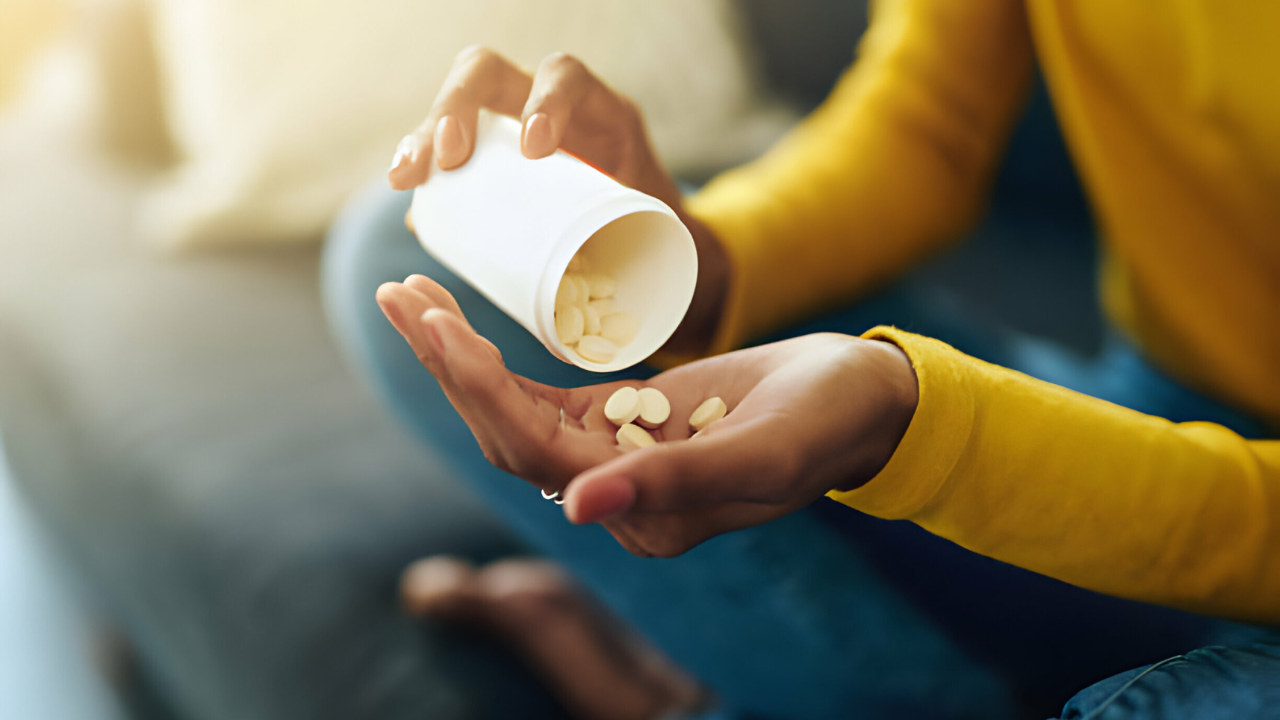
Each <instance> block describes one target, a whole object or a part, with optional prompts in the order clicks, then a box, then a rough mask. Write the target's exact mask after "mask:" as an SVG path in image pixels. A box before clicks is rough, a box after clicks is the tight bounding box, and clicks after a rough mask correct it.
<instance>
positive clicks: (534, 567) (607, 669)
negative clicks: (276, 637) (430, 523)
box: [401, 556, 707, 720]
mask: <svg viewBox="0 0 1280 720" xmlns="http://www.w3.org/2000/svg"><path fill="white" fill-rule="evenodd" d="M401 591H402V593H403V596H404V602H405V606H406V607H407V608H408V610H409V611H410V612H412V613H414V614H420V615H433V616H436V617H445V618H450V619H454V620H460V621H465V622H472V623H477V624H480V625H483V626H485V627H488V628H490V629H492V630H493V631H495V632H496V633H498V634H499V635H500V636H502V637H504V638H505V639H506V640H507V641H508V642H510V643H512V644H513V645H514V646H515V647H516V648H517V649H518V650H519V651H520V652H521V653H523V654H524V655H525V657H526V658H528V660H529V661H530V662H531V664H532V665H533V667H534V668H535V670H536V672H537V673H538V674H539V675H540V676H541V677H542V679H543V681H544V682H546V683H547V685H548V687H549V688H550V689H551V691H552V692H553V693H555V694H556V696H557V697H559V698H560V701H561V702H562V703H564V705H565V707H566V708H568V709H569V711H570V712H571V713H573V715H574V717H576V718H578V719H579V720H653V719H655V718H660V717H664V716H667V715H674V714H678V713H681V712H688V711H693V710H697V709H700V708H702V707H704V706H705V703H706V698H707V695H706V692H705V691H704V690H703V688H702V687H701V686H699V684H698V683H697V681H695V680H694V679H693V678H691V677H690V676H689V675H688V674H686V673H685V672H684V671H682V670H681V669H680V668H678V667H676V665H675V664H674V663H672V662H671V661H670V660H669V659H667V658H666V657H665V656H663V655H662V654H661V653H660V652H659V651H658V649H657V648H655V647H653V646H652V645H650V644H649V643H648V642H646V641H644V640H643V639H642V638H640V637H639V636H638V635H636V634H635V633H633V632H631V631H629V630H628V629H627V628H625V627H624V626H623V625H622V622H621V621H620V620H618V619H617V618H615V617H613V616H612V615H610V614H609V613H608V611H607V610H605V609H604V608H603V607H601V606H600V605H599V604H597V603H596V602H595V601H593V600H592V599H591V598H590V597H589V596H588V595H587V593H586V591H585V590H583V589H582V588H580V587H578V586H577V585H576V584H575V583H574V582H573V580H572V579H571V578H569V576H568V575H567V574H566V573H565V572H564V571H563V570H562V569H560V567H559V566H557V565H555V564H554V563H550V562H546V561H542V560H528V559H520V560H503V561H500V562H495V563H492V564H490V565H487V566H485V567H484V568H483V569H476V568H475V567H473V566H472V565H471V564H470V563H468V562H466V561H464V560H459V559H457V558H452V557H443V556H441V557H433V558H428V559H426V560H420V561H418V562H416V563H414V564H413V565H410V566H409V568H408V569H407V570H405V573H404V576H403V578H402V580H401Z"/></svg>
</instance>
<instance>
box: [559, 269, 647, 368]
mask: <svg viewBox="0 0 1280 720" xmlns="http://www.w3.org/2000/svg"><path fill="white" fill-rule="evenodd" d="M584 249H585V248H584ZM617 291H618V281H617V280H616V279H615V278H614V277H613V276H612V275H610V274H608V273H604V272H598V271H593V270H592V268H591V263H590V261H589V260H588V259H587V258H586V256H585V253H584V252H583V250H579V251H578V253H577V254H575V255H574V256H573V259H571V260H570V261H569V267H568V270H567V271H566V272H565V274H564V277H563V278H561V280H560V286H559V288H558V289H557V290H556V312H555V319H556V336H557V337H558V338H559V339H560V342H561V343H563V344H564V345H565V347H568V348H571V349H572V350H574V351H575V352H577V353H578V356H579V357H581V358H582V359H583V360H586V361H587V362H591V363H597V364H601V365H603V364H606V363H609V362H612V361H613V359H614V358H615V357H617V355H618V350H619V349H620V348H622V347H624V346H626V345H627V344H628V343H630V342H631V341H632V340H634V339H635V336H636V333H638V332H639V330H640V325H639V321H638V320H636V318H635V315H633V314H632V313H630V312H628V311H627V310H624V309H622V308H621V307H620V305H619V303H618V302H617V300H616V299H615V297H614V294H615V293H616V292H617Z"/></svg>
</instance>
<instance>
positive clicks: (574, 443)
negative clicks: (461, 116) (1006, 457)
mask: <svg viewBox="0 0 1280 720" xmlns="http://www.w3.org/2000/svg"><path fill="white" fill-rule="evenodd" d="M378 303H379V305H380V306H381V307H382V309H383V312H385V313H386V315H387V317H388V319H389V320H391V322H392V323H393V324H394V325H395V327H396V329H397V330H399V331H400V333H401V334H402V335H403V336H404V337H405V339H406V340H407V341H408V343H409V345H410V346H411V347H412V348H413V350H414V352H415V353H416V355H417V357H418V359H419V360H420V361H421V362H422V364H423V365H424V366H426V368H427V369H428V370H429V371H430V372H431V373H432V374H433V375H434V376H435V377H436V379H437V380H438V381H439V382H440V385H441V387H442V388H443V389H444V391H445V394H446V395H447V396H448V398H449V400H450V402H451V403H453V405H454V407H455V408H456V409H457V410H458V412H459V413H460V414H461V415H462V417H463V419H464V420H466V422H467V424H468V425H469V426H470V428H471V430H472V432H473V433H474V434H475V437H476V440H477V441H478V442H479V443H480V447H481V448H482V449H483V450H484V453H485V456H486V457H487V458H488V459H489V460H490V461H491V462H492V463H493V464H494V465H496V466H497V467H499V468H501V469H502V470H505V471H507V472H509V473H511V474H513V475H516V476H518V477H520V478H523V479H525V480H527V481H528V482H530V483H532V484H534V485H536V486H538V487H539V488H542V489H543V490H545V491H550V492H561V493H562V494H563V496H564V499H565V513H566V515H567V517H568V518H569V519H570V520H571V521H573V522H577V523H585V522H597V521H598V522H602V523H603V524H604V525H605V527H606V528H608V529H609V531H610V532H611V533H612V534H613V535H614V537H616V538H617V539H618V541H619V542H621V543H622V544H623V545H624V546H625V547H626V548H627V549H628V550H630V551H631V552H633V553H636V554H639V555H658V556H671V555H677V554H679V553H682V552H684V551H685V550H687V549H689V548H691V547H693V546H694V545H697V544H698V543H700V542H702V541H703V540H706V539H707V538H709V537H712V536H714V535H718V534H720V533H723V532H727V531H730V530H735V529H738V528H742V527H747V526H751V525H757V524H760V523H763V522H767V521H769V520H772V519H774V518H776V517H779V516H781V515H784V514H787V513H789V512H792V511H794V510H796V509H798V508H800V507H803V506H804V505H806V504H808V503H810V502H812V501H813V500H814V499H816V498H818V497H820V496H822V495H823V494H824V493H826V492H827V491H829V490H831V489H834V488H851V487H856V486H857V485H860V484H862V483H863V482H866V481H867V480H869V479H870V478H871V477H873V476H874V475H875V474H876V473H877V472H878V471H879V469H880V468H881V467H883V466H884V464H885V463H886V462H887V461H888V459H889V457H890V456H891V455H892V453H893V450H894V449H895V448H896V446H897V442H898V440H899V439H900V438H901V437H902V434H903V433H904V432H905V430H906V426H907V424H908V423H909V422H910V418H911V414H912V413H913V412H914V408H915V399H916V398H915V395H916V386H915V376H914V373H913V372H912V370H911V368H910V364H909V363H908V361H907V359H906V357H905V355H903V354H902V352H901V351H900V350H899V349H897V348H896V347H895V346H893V345H889V344H886V343H881V342H874V341H867V340H862V339H859V338H853V337H848V336H844V335H835V334H819V335H808V336H804V337H799V338H794V339H792V340H787V341H783V342H779V343H773V344H770V345H765V346H761V347H757V348H751V349H748V350H741V351H738V352H735V353H729V354H727V355H722V356H718V357H713V358H708V359H706V360H701V361H698V362H695V363H690V364H688V365H684V366H682V367H679V368H676V369H674V370H669V371H667V372H664V373H661V374H659V375H657V376H655V377H653V378H652V379H651V380H649V381H648V382H644V383H641V382H636V381H622V382H613V383H603V384H599V385H590V386H586V387H580V388H556V387H551V386H548V385H543V384H541V383H536V382H533V381H531V380H529V379H527V378H524V377H521V376H519V375H516V374H515V373H512V372H510V371H509V370H507V369H506V367H505V366H504V365H503V363H502V356H501V353H500V352H499V351H498V349H497V348H496V347H495V346H494V345H493V344H492V343H490V342H489V341H488V340H486V339H485V338H482V337H480V336H479V335H477V334H476V333H475V331H474V330H473V329H472V328H471V326H470V325H469V324H467V321H466V318H465V317H464V316H463V314H462V311H461V310H460V309H459V307H458V305H457V303H456V302H455V301H454V299H453V297H452V296H450V295H449V293H448V292H447V291H445V289H444V288H442V287H441V286H440V285H438V284H437V283H435V282H433V281H432V280H430V279H428V278H425V277H422V276H412V277H410V278H408V279H407V280H406V281H405V282H404V283H387V284H385V285H383V286H382V287H381V288H379V290H378ZM624 385H631V386H635V387H642V386H650V387H654V388H657V389H659V390H661V391H662V393H663V394H664V395H666V396H667V398H668V399H669V400H670V401H671V416H670V418H669V419H668V420H667V422H666V423H664V424H663V425H662V426H661V427H659V428H657V429H656V430H654V431H653V433H652V434H653V436H654V438H655V439H656V440H658V441H659V442H658V444H657V445H654V446H652V447H648V448H644V449H641V450H637V451H634V452H630V453H625V454H624V453H622V452H621V451H620V450H619V448H618V447H617V443H616V441H615V439H614V432H615V431H616V429H617V428H616V427H615V426H614V425H613V424H612V423H610V422H609V421H608V420H607V419H606V418H605V417H604V404H605V401H606V400H608V398H609V397H610V396H611V395H612V394H613V393H614V391H616V390H617V389H618V388H620V387H623V386H624ZM714 396H718V397H720V398H722V399H723V400H724V401H725V403H726V404H727V405H728V407H729V409H730V412H729V414H728V415H727V416H726V417H725V418H724V419H723V420H721V421H719V422H717V423H715V424H713V425H711V426H710V427H708V428H707V430H705V431H704V432H703V433H702V434H701V435H699V436H698V437H697V438H696V439H690V429H689V426H688V418H689V416H690V415H691V414H692V412H693V410H694V409H695V408H696V407H697V406H698V405H699V404H700V403H701V402H702V401H703V400H705V399H707V398H709V397H714Z"/></svg>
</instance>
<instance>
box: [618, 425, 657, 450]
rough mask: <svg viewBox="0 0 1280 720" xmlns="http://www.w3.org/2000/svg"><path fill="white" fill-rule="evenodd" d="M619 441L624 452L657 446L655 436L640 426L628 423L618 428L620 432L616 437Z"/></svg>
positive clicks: (619, 445)
mask: <svg viewBox="0 0 1280 720" xmlns="http://www.w3.org/2000/svg"><path fill="white" fill-rule="evenodd" d="M614 438H616V439H617V440H618V447H620V448H622V449H623V450H639V449H640V448H643V447H649V446H650V445H655V444H656V441H655V440H654V439H653V436H652V435H650V434H649V433H647V432H645V431H644V428H642V427H640V426H639V425H632V424H631V423H627V424H626V425H623V426H622V427H620V428H618V432H617V433H616V434H615V435H614Z"/></svg>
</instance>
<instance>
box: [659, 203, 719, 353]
mask: <svg viewBox="0 0 1280 720" xmlns="http://www.w3.org/2000/svg"><path fill="white" fill-rule="evenodd" d="M676 213H677V214H678V215H679V216H680V219H681V220H683V221H684V223H685V226H686V227H688V228H689V233H690V234H691V235H693V243H694V247H695V248H696V249H697V253H698V282H697V286H696V287H695V288H694V291H693V300H692V301H691V302H690V303H689V310H688V312H686V313H685V316H684V320H683V321H681V323H680V327H678V328H676V331H675V333H673V334H672V335H671V339H670V340H668V341H667V344H666V345H665V346H663V349H664V350H667V351H669V352H674V353H678V354H696V355H705V354H706V353H707V352H708V351H709V350H710V349H711V342H712V340H713V339H714V337H715V334H716V330H717V328H719V327H720V321H721V318H722V317H723V315H724V311H725V305H726V304H727V301H728V295H729V282H730V279H731V270H730V268H731V265H730V263H729V254H728V252H727V251H726V250H725V249H724V246H723V245H722V244H721V243H720V240H719V239H718V238H716V236H715V234H714V233H712V232H711V229H710V228H708V227H707V226H706V225H704V224H703V223H702V222H701V221H700V220H698V219H697V218H694V217H693V216H691V215H689V214H688V213H686V212H684V210H683V209H682V208H680V209H677V210H676Z"/></svg>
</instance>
